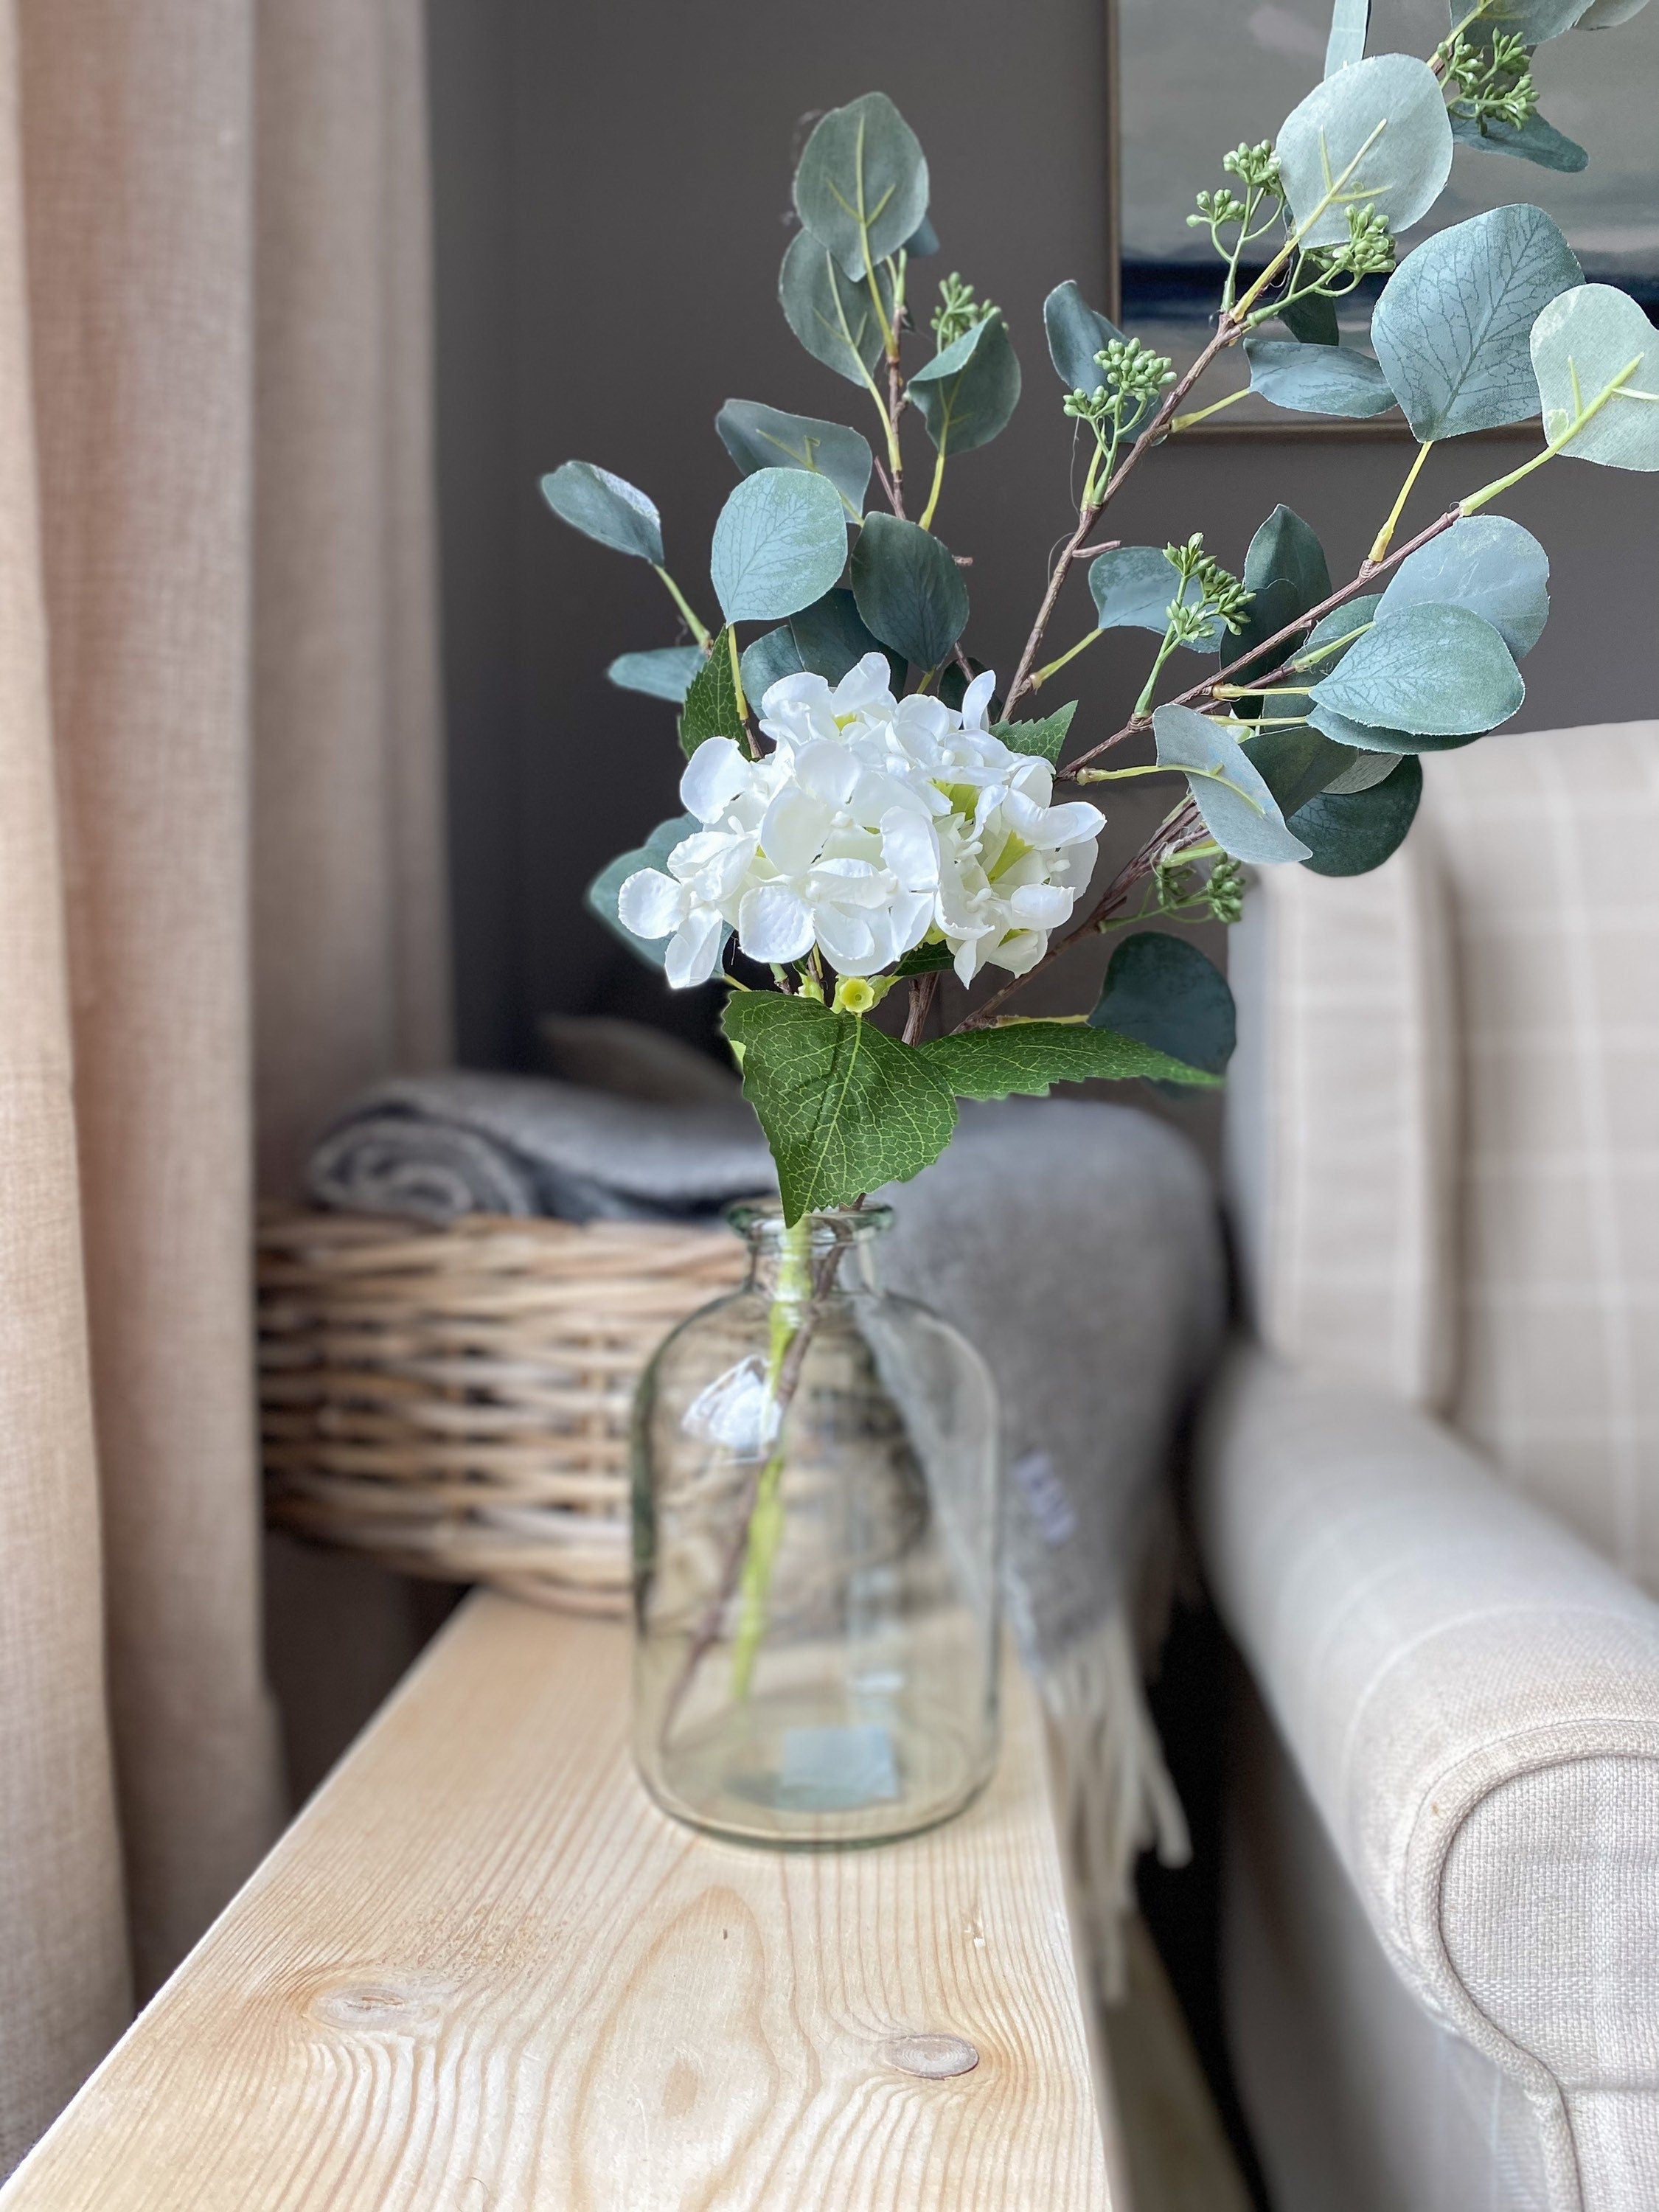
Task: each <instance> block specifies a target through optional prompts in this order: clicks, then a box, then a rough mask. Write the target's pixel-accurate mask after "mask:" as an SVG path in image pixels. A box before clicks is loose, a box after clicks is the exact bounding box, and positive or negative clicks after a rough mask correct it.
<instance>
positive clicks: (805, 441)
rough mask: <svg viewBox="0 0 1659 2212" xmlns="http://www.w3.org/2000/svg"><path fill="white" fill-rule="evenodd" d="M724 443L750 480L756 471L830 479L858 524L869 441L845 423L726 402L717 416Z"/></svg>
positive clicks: (867, 470) (753, 403) (867, 469)
mask: <svg viewBox="0 0 1659 2212" xmlns="http://www.w3.org/2000/svg"><path fill="white" fill-rule="evenodd" d="M714 428H715V429H716V430H718V431H719V433H720V443H721V444H722V445H723V446H724V447H725V448H726V452H727V453H730V454H731V456H732V459H733V460H734V461H735V462H736V463H737V465H738V468H739V469H740V470H741V471H742V472H743V474H744V476H746V477H749V476H753V475H754V473H755V471H757V469H775V468H786V469H805V470H806V471H809V472H810V473H811V474H814V475H817V476H823V477H828V478H829V481H830V483H832V484H834V486H835V487H836V490H837V491H838V492H839V493H840V494H841V495H842V498H843V499H844V500H845V501H846V502H847V504H848V508H849V509H850V510H851V513H852V519H853V520H854V522H856V521H857V520H859V518H860V516H861V515H862V513H864V495H865V494H866V492H867V491H868V490H869V489H870V471H871V468H872V459H871V453H870V442H869V441H868V439H867V438H861V437H860V435H859V434H858V432H857V431H856V430H849V429H848V428H847V427H846V426H845V424H843V423H841V422H820V421H819V420H818V418H817V416H815V415H786V414H784V413H782V412H781V410H779V409H778V408H776V407H767V406H764V405H763V404H762V403H761V402H760V401H759V400H758V399H728V400H727V401H726V404H725V406H724V407H722V408H721V410H720V413H719V414H718V415H717V416H715V417H714Z"/></svg>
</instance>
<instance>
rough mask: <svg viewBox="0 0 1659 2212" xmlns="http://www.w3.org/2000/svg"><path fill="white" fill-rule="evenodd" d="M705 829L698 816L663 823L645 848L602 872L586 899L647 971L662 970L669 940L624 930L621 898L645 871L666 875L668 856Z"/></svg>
mask: <svg viewBox="0 0 1659 2212" xmlns="http://www.w3.org/2000/svg"><path fill="white" fill-rule="evenodd" d="M699 829H702V823H701V822H699V821H698V820H697V818H696V815H694V814H677V815H676V816H675V817H674V818H673V820H672V821H671V822H659V823H658V824H657V827H656V828H655V829H653V831H652V832H651V835H650V836H648V837H647V839H646V841H645V842H644V844H643V845H640V846H636V847H635V849H634V850H633V851H632V852H631V853H618V854H617V857H616V859H615V860H612V861H611V865H610V866H609V867H606V868H601V869H600V871H599V874H598V875H597V876H595V877H594V878H593V880H592V883H591V884H589V885H588V886H587V890H586V894H585V895H584V898H583V904H584V905H585V906H586V908H587V910H588V912H589V913H590V914H591V915H593V916H594V917H595V918H596V919H597V920H598V921H602V922H603V923H604V924H605V927H606V928H607V929H608V930H610V931H611V933H612V934H613V935H614V936H617V937H619V938H620V939H622V941H623V944H624V945H626V946H627V947H628V949H629V951H630V952H632V953H634V954H635V955H636V956H637V957H639V958H640V959H641V960H643V961H644V963H645V964H646V966H647V968H655V969H659V970H660V969H661V967H662V964H663V962H664V961H665V959H666V957H667V956H668V939H666V938H662V939H647V938H643V937H635V934H634V933H633V931H632V930H631V929H624V928H623V925H622V922H621V921H620V920H619V919H618V917H617V895H618V894H619V892H620V891H621V890H622V887H623V884H625V883H626V882H627V881H628V878H629V876H633V875H637V874H638V873H639V872H640V870H641V868H660V869H663V870H664V871H666V869H667V866H668V856H669V854H671V852H672V851H673V849H674V848H675V846H676V845H678V844H679V843H680V842H682V841H683V840H684V838H687V837H692V836H696V833H697V831H698V830H699Z"/></svg>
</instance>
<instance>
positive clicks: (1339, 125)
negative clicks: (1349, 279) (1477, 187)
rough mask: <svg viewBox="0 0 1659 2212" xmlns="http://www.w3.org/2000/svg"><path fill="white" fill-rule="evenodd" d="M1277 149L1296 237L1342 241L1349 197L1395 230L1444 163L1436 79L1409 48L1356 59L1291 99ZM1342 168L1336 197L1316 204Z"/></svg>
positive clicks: (1434, 191)
mask: <svg viewBox="0 0 1659 2212" xmlns="http://www.w3.org/2000/svg"><path fill="white" fill-rule="evenodd" d="M1277 150H1278V154H1279V174H1280V177H1281V178H1282V179H1283V181H1284V185H1285V192H1286V195H1287V196H1288V198H1289V201H1290V205H1291V213H1292V215H1293V216H1294V218H1295V220H1296V222H1297V226H1298V227H1300V226H1302V225H1304V224H1305V225H1306V226H1307V228H1305V229H1304V230H1303V232H1302V238H1301V243H1302V244H1303V245H1304V246H1341V245H1344V244H1346V241H1347V236H1348V217H1347V210H1348V209H1349V208H1350V207H1370V208H1373V209H1375V210H1376V212H1377V213H1378V214H1380V215H1383V216H1387V217H1388V219H1389V223H1390V224H1391V225H1392V227H1393V228H1394V229H1395V232H1396V233H1398V232H1400V231H1402V230H1404V229H1405V228H1407V225H1408V224H1411V223H1413V222H1416V221H1417V220H1418V218H1419V216H1425V215H1426V214H1427V213H1428V211H1429V210H1430V209H1431V207H1432V206H1433V205H1434V204H1435V202H1436V200H1437V199H1438V198H1439V197H1440V194H1441V191H1442V189H1443V186H1444V185H1445V182H1446V179H1447V177H1448V176H1449V174H1450V173H1451V160H1452V135H1451V125H1450V124H1449V123H1448V121H1447V120H1446V102H1445V95H1444V94H1443V92H1442V91H1441V88H1440V80H1439V79H1438V77H1437V76H1435V74H1434V71H1433V70H1431V68H1430V67H1429V65H1428V64H1427V63H1426V62H1420V61H1419V60H1417V59H1416V58H1415V57H1414V56H1413V55H1411V54H1375V55H1373V56H1372V57H1371V58H1370V60H1369V61H1359V62H1355V63H1353V64H1352V65H1351V66H1350V67H1348V68H1346V69H1343V70H1338V71H1337V73H1336V75H1335V76H1328V77H1327V78H1326V79H1325V81H1324V82H1323V83H1322V84H1318V85H1316V86H1315V88H1314V89H1313V90H1312V91H1311V92H1310V94H1308V96H1307V98H1306V99H1305V100H1303V101H1302V102H1301V104H1300V105H1299V106H1297V107H1294V108H1292V109H1291V112H1290V114H1289V115H1288V116H1287V117H1286V118H1285V123H1284V125H1283V126H1282V128H1281V129H1280V131H1279V140H1278V149H1277ZM1350 171H1351V172H1352V173H1348V174H1347V176H1346V183H1344V184H1342V185H1340V190H1339V193H1338V197H1336V198H1335V199H1334V201H1333V202H1332V204H1330V205H1329V206H1328V207H1323V208H1322V209H1321V204H1322V202H1323V201H1324V200H1325V198H1326V197H1327V195H1328V192H1329V191H1330V188H1331V186H1332V185H1334V183H1335V182H1336V180H1337V179H1339V178H1341V177H1343V176H1344V174H1345V173H1347V172H1350ZM1315 210H1321V211H1320V212H1319V213H1318V214H1316V212H1315Z"/></svg>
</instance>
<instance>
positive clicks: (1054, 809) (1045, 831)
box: [1033, 799, 1106, 846]
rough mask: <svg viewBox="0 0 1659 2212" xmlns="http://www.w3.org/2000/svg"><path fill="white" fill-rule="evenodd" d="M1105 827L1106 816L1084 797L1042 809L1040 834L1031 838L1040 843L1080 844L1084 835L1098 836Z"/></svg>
mask: <svg viewBox="0 0 1659 2212" xmlns="http://www.w3.org/2000/svg"><path fill="white" fill-rule="evenodd" d="M1105 827H1106V817H1105V816H1104V815H1103V813H1102V812H1101V811H1100V809H1099V808H1098V807H1097V806H1091V805H1090V804H1089V802H1088V800H1087V799H1072V800H1070V801H1069V802H1068V803H1067V804H1066V805H1064V806H1050V807H1048V808H1046V809H1045V810H1044V811H1043V817H1042V836H1041V837H1039V838H1036V839H1034V840H1033V842H1034V843H1036V844H1040V845H1049V846H1057V845H1080V844H1081V843H1082V842H1083V841H1084V840H1085V838H1086V837H1098V836H1099V835H1100V833H1101V831H1102V830H1103V829H1104V828H1105Z"/></svg>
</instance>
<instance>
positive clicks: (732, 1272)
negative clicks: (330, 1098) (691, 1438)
mask: <svg viewBox="0 0 1659 2212" xmlns="http://www.w3.org/2000/svg"><path fill="white" fill-rule="evenodd" d="M744 1261H745V1255H744V1249H743V1247H742V1245H741V1244H740V1243H739V1242H738V1239H737V1238H736V1237H732V1235H731V1234H730V1232H729V1231H726V1230H708V1229H683V1228H677V1227H672V1226H669V1225H663V1224H660V1223H657V1222H634V1221H628V1222H620V1221H605V1222H593V1223H590V1224H585V1225H576V1224H574V1223H571V1222H564V1221H518V1220H507V1219H500V1218H492V1217H489V1216H483V1215H472V1216H469V1217H468V1218H465V1219H464V1220H462V1221H460V1222H458V1223H457V1224H456V1225H454V1226H453V1228H450V1229H441V1230H440V1229H427V1228H422V1227H420V1226H418V1225H415V1224H412V1223H410V1222H407V1221H391V1220H380V1219H375V1218H366V1217H364V1216H362V1215H360V1214H349V1213H320V1212H288V1211H282V1212H276V1211H272V1212H267V1213H265V1214H264V1216H263V1217H262V1218H261V1220H260V1223H259V1231H258V1286H259V1366H260V1411H261V1426H262V1431H263V1436H264V1465H265V1480H266V1495H267V1504H268V1510H269V1513H270V1519H271V1520H272V1522H275V1523H276V1525H277V1526H278V1527H281V1528H289V1529H291V1530H293V1531H294V1532H295V1533H296V1534H301V1535H305V1536H308V1537H312V1538H313V1539H316V1540H318V1541H323V1542H327V1543H331V1544H342V1545H346V1546H348V1547H350V1548H352V1549H354V1550H356V1551H362V1552H368V1553H373V1554H374V1557H375V1558H376V1559H380V1560H381V1561H383V1562H384V1563H385V1564H386V1565H388V1566H392V1567H397V1568H399V1569H401V1570H402V1571H404V1573H407V1574H417V1575H429V1576H433V1577H437V1578H439V1579H441V1580H444V1581H453V1582H489V1583H497V1584H499V1585H500V1586H501V1588H502V1589H510V1590H513V1591H514V1592H516V1593H517V1594H518V1595H520V1596H522V1597H528V1598H532V1599H533V1600H535V1601H538V1602H539V1603H541V1604H545V1605H555V1606H563V1607H568V1608H572V1609H574V1610H576V1611H580V1612H583V1613H619V1612H621V1611H623V1609H624V1607H625V1606H626V1604H627V1601H628V1588H629V1528H628V1511H629V1507H628V1420H629V1401H630V1399H631V1397H632V1395H633V1389H634V1384H635V1381H636V1379H637V1378H638V1376H639V1373H640V1370H641V1368H642V1367H643V1366H644V1364H645V1363H646V1361H647V1358H649V1357H650V1355H651V1353H652V1352H653V1350H654V1349H655V1348H656V1346H657V1345H658V1344H659V1342H660V1340H661V1339H662V1338H663V1337H664V1336H665V1334H667V1332H668V1330H669V1329H671V1328H672V1327H673V1326H674V1324H675V1323H676V1322H680V1321H683V1320H684V1318H685V1316H687V1315H688V1314H690V1313H692V1312H694V1311H695V1310H696V1308H697V1307H698V1306H700V1305H702V1304H706V1303H707V1301H708V1299H710V1298H713V1297H719V1296H720V1293H721V1292H722V1291H727V1290H730V1289H732V1287H733V1286H734V1285H736V1284H737V1283H738V1281H740V1280H741V1279H742V1276H743V1273H744Z"/></svg>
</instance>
